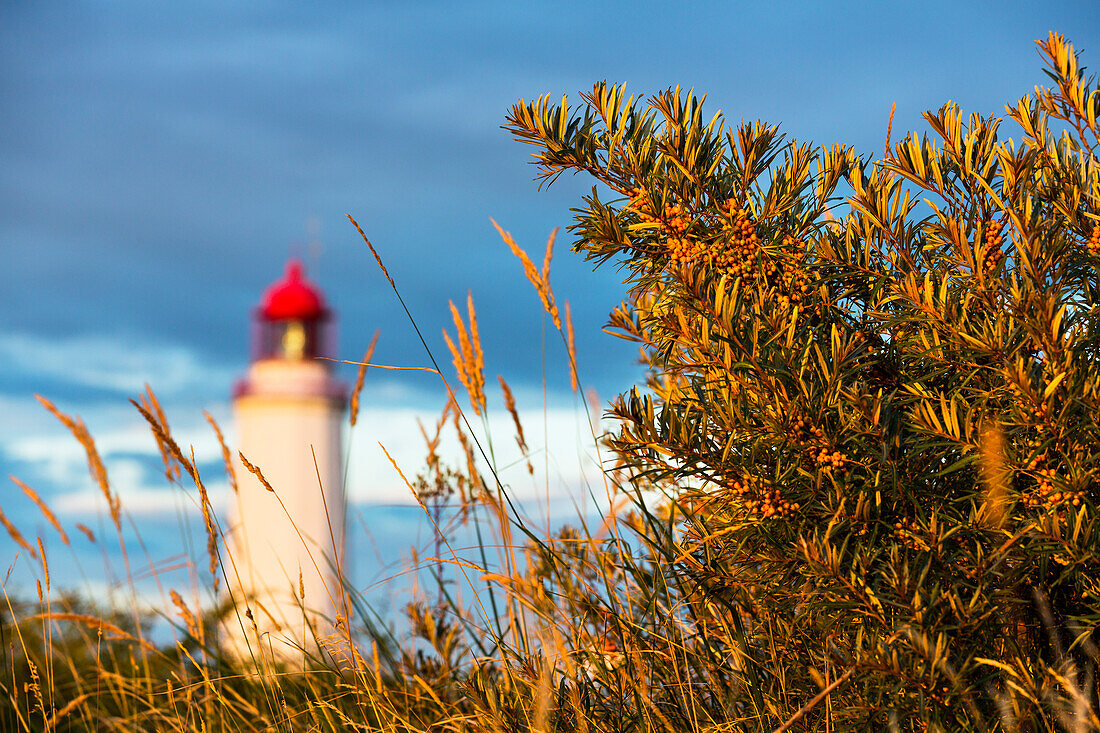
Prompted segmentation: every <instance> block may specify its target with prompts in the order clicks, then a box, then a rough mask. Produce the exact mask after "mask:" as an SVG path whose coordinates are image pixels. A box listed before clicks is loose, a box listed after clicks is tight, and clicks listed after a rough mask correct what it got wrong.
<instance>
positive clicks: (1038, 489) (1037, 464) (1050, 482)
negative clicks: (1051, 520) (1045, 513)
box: [1021, 453, 1085, 509]
mask: <svg viewBox="0 0 1100 733" xmlns="http://www.w3.org/2000/svg"><path fill="white" fill-rule="evenodd" d="M1027 470H1028V471H1032V472H1034V473H1035V488H1034V489H1032V490H1031V491H1030V492H1028V493H1026V494H1024V495H1023V496H1022V497H1021V501H1022V502H1023V505H1024V506H1025V507H1027V508H1028V509H1057V508H1058V507H1059V506H1060V505H1062V504H1071V505H1073V506H1081V502H1082V501H1083V500H1084V498H1085V492H1084V491H1069V490H1063V489H1059V488H1058V486H1057V483H1056V482H1057V480H1058V472H1057V471H1055V470H1054V469H1053V468H1051V467H1049V466H1048V465H1047V455H1046V453H1040V454H1038V455H1036V456H1035V457H1034V458H1032V459H1031V460H1030V461H1028V463H1027Z"/></svg>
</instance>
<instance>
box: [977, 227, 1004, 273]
mask: <svg viewBox="0 0 1100 733" xmlns="http://www.w3.org/2000/svg"><path fill="white" fill-rule="evenodd" d="M1003 228H1004V223H1003V222H1000V221H991V222H988V223H987V224H986V225H985V227H984V229H985V237H984V241H983V243H982V249H981V258H982V269H983V270H991V269H993V268H994V267H996V266H997V263H999V262H1000V261H1001V260H1002V259H1003V258H1004V256H1005V253H1004V252H1003V251H1002V250H1001V245H1002V244H1003V243H1004V237H1003V236H1001V229H1003Z"/></svg>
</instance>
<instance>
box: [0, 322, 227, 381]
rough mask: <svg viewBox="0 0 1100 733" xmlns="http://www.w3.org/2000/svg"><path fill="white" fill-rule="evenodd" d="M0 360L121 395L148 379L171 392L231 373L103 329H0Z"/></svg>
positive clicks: (175, 348) (187, 353)
mask: <svg viewBox="0 0 1100 733" xmlns="http://www.w3.org/2000/svg"><path fill="white" fill-rule="evenodd" d="M0 361H3V363H5V364H6V365H7V368H8V369H10V370H13V371H15V372H23V373H25V374H28V375H34V376H35V377H38V378H45V379H49V380H53V381H56V382H59V383H61V384H71V385H77V386H81V387H93V388H97V389H104V390H109V391H113V392H120V393H125V394H137V393H138V392H141V391H142V389H143V388H144V386H145V385H146V384H153V385H155V386H156V390H157V392H158V394H164V395H174V394H179V393H184V392H189V391H194V390H201V389H202V388H204V387H206V386H207V385H210V384H211V383H217V384H227V383H229V382H230V380H231V379H232V377H233V372H232V371H231V370H229V369H227V368H219V367H213V366H211V365H210V364H208V363H205V362H204V361H203V360H202V359H201V358H199V357H198V356H197V355H196V354H195V352H193V351H192V350H190V349H187V348H185V347H183V346H179V345H175V344H157V343H154V342H152V341H149V340H144V339H143V340H141V341H135V340H127V339H123V338H119V337H117V336H107V335H104V334H90V335H86V336H71V337H62V338H43V337H41V336H32V335H30V334H24V333H0ZM10 376H11V372H9V377H10Z"/></svg>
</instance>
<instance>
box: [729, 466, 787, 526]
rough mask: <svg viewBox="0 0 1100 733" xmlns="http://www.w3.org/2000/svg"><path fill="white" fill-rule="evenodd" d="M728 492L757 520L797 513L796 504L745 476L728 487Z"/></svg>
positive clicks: (771, 487) (758, 480)
mask: <svg viewBox="0 0 1100 733" xmlns="http://www.w3.org/2000/svg"><path fill="white" fill-rule="evenodd" d="M728 488H729V492H730V493H731V494H732V495H733V496H735V497H737V498H738V499H739V500H740V501H741V504H742V506H744V507H745V510H746V511H747V512H748V513H749V514H750V515H752V516H755V517H756V518H757V519H761V520H763V519H771V518H773V517H785V516H787V515H789V514H793V513H794V512H796V511H798V509H799V504H798V502H790V501H787V500H786V499H784V498H783V497H782V496H780V494H779V489H777V488H775V487H774V486H765V485H764V484H763V483H762V482H761V481H760V479H758V478H755V477H753V476H745V477H744V478H742V479H741V480H740V481H734V482H733V483H732V484H730V485H729V487H728Z"/></svg>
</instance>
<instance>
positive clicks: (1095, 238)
mask: <svg viewBox="0 0 1100 733" xmlns="http://www.w3.org/2000/svg"><path fill="white" fill-rule="evenodd" d="M1085 247H1086V248H1087V249H1088V251H1089V254H1090V255H1092V256H1093V257H1100V226H1094V227H1093V228H1092V234H1090V235H1089V241H1088V242H1086V243H1085Z"/></svg>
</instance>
